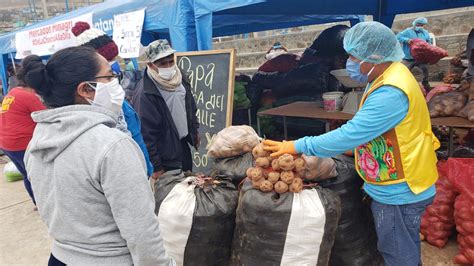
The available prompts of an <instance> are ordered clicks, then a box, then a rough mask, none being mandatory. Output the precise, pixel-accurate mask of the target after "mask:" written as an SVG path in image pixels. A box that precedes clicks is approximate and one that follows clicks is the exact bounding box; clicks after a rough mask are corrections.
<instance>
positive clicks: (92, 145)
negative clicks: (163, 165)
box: [25, 47, 175, 265]
mask: <svg viewBox="0 0 474 266" xmlns="http://www.w3.org/2000/svg"><path fill="white" fill-rule="evenodd" d="M31 64H32V65H31V66H30V71H29V72H28V73H25V79H27V80H28V81H29V82H30V83H29V84H32V85H33V87H34V88H35V90H36V92H37V93H38V94H39V95H40V96H42V98H43V100H44V102H45V104H46V106H47V107H48V108H49V109H47V110H45V111H41V112H36V113H33V115H32V117H33V120H34V121H35V122H36V123H37V126H36V129H35V131H34V134H33V138H32V140H31V142H30V144H29V146H28V149H27V151H26V155H25V164H26V169H27V172H28V174H29V178H30V180H31V183H32V186H33V189H34V191H35V195H36V200H37V205H38V211H39V214H40V216H41V218H42V219H43V221H44V222H45V223H46V225H47V226H48V230H49V233H50V235H51V237H52V238H53V245H52V251H51V257H50V264H52V265H64V264H68V265H103V264H110V265H131V264H134V265H174V264H175V262H174V261H173V260H172V259H171V258H170V257H169V256H168V254H167V253H166V250H165V248H164V246H163V240H162V238H161V236H160V228H159V225H158V222H157V219H156V216H155V214H154V208H155V201H154V197H153V194H152V191H151V189H150V186H149V184H148V181H147V174H146V166H145V161H144V158H143V154H142V153H141V151H140V148H139V147H138V146H137V144H136V143H135V142H134V141H133V140H132V139H131V138H130V137H129V136H127V135H126V134H124V133H122V132H121V131H119V130H117V129H116V128H115V125H116V122H117V110H120V108H121V104H122V102H123V90H122V88H121V87H120V85H119V84H118V81H117V80H116V78H115V76H114V75H113V74H112V73H111V69H110V66H109V64H108V62H107V60H106V59H105V58H103V57H102V56H100V55H99V54H97V53H96V52H95V51H94V50H93V49H90V48H85V47H72V48H66V49H63V50H61V51H58V52H56V53H55V54H54V55H53V56H52V57H51V59H50V60H49V61H48V63H47V64H46V65H44V64H43V63H42V62H41V61H33V62H32V63H31Z"/></svg>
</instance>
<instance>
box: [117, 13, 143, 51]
mask: <svg viewBox="0 0 474 266" xmlns="http://www.w3.org/2000/svg"><path fill="white" fill-rule="evenodd" d="M144 20H145V9H142V10H138V11H134V12H129V13H124V14H119V15H115V16H114V30H113V39H114V41H115V43H116V44H117V46H118V49H119V56H120V57H122V58H135V57H139V56H140V46H141V45H140V39H141V37H142V29H143V21H144Z"/></svg>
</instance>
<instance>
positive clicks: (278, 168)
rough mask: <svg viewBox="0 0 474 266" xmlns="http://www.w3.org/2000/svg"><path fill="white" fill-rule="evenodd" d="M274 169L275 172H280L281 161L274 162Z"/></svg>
mask: <svg viewBox="0 0 474 266" xmlns="http://www.w3.org/2000/svg"><path fill="white" fill-rule="evenodd" d="M272 169H273V170H274V171H279V170H280V163H279V160H277V159H275V160H273V161H272Z"/></svg>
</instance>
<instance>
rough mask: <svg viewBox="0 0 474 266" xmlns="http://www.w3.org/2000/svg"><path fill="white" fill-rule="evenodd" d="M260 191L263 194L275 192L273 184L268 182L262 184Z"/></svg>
mask: <svg viewBox="0 0 474 266" xmlns="http://www.w3.org/2000/svg"><path fill="white" fill-rule="evenodd" d="M260 190H261V191H262V192H270V191H272V190H273V184H272V182H270V181H268V180H264V181H262V183H260Z"/></svg>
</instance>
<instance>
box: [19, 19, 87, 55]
mask: <svg viewBox="0 0 474 266" xmlns="http://www.w3.org/2000/svg"><path fill="white" fill-rule="evenodd" d="M77 21H84V22H87V23H89V25H92V13H89V14H85V15H82V16H79V17H76V18H73V19H69V20H63V21H59V22H56V23H53V24H50V25H47V26H43V27H39V28H35V29H32V30H27V31H21V32H18V33H17V34H16V35H15V47H16V59H23V58H25V57H27V56H29V55H31V54H35V55H39V56H44V55H51V54H54V53H55V52H57V51H59V50H61V49H64V48H67V47H71V46H76V37H75V36H74V34H72V32H71V29H72V27H74V24H75V23H76V22H77Z"/></svg>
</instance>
